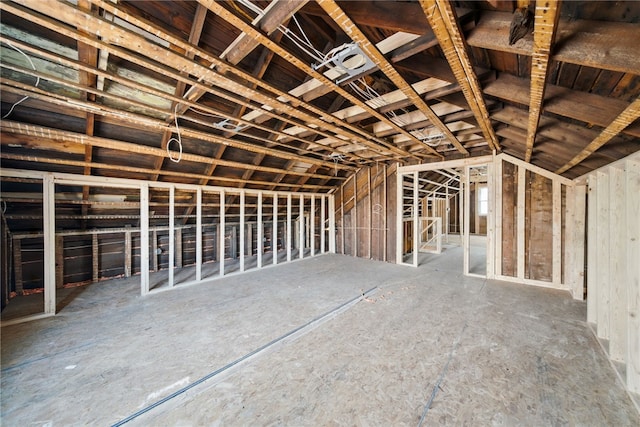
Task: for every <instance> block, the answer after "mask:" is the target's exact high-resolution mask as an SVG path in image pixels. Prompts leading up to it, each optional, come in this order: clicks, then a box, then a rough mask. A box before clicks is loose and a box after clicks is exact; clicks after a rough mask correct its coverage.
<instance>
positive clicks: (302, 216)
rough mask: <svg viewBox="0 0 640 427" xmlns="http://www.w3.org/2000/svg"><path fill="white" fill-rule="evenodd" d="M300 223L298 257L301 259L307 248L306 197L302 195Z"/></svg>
mask: <svg viewBox="0 0 640 427" xmlns="http://www.w3.org/2000/svg"><path fill="white" fill-rule="evenodd" d="M298 222H299V223H300V230H299V232H300V237H299V239H300V244H299V245H298V251H299V252H298V256H299V257H300V259H302V258H304V247H305V241H304V196H303V195H302V194H301V195H300V219H299V221H298Z"/></svg>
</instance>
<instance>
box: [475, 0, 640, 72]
mask: <svg viewBox="0 0 640 427" xmlns="http://www.w3.org/2000/svg"><path fill="white" fill-rule="evenodd" d="M549 3H554V2H553V1H550V2H549ZM536 4H537V5H542V4H544V3H542V2H539V1H538V2H536ZM511 19H512V14H511V13H508V12H488V11H485V12H483V13H482V15H481V16H480V19H479V21H478V23H477V24H476V26H475V28H474V29H473V30H471V31H470V33H469V35H468V37H467V43H468V44H469V45H470V46H473V47H480V48H484V49H491V50H497V51H502V52H510V53H516V54H519V55H528V56H531V54H532V53H533V42H532V40H531V39H530V38H526V37H525V38H524V39H521V40H520V41H518V42H517V43H516V44H514V45H512V46H509V25H510V24H511ZM556 34H557V35H556V49H555V50H554V52H553V54H552V55H551V59H553V60H554V61H558V62H568V63H571V64H578V65H586V66H588V67H594V68H603V69H605V70H612V71H619V72H622V73H631V74H636V75H638V74H640V55H637V51H638V40H640V26H638V24H631V23H624V22H606V21H585V20H566V19H560V21H559V22H558V25H557V30H556ZM614 41H615V42H614Z"/></svg>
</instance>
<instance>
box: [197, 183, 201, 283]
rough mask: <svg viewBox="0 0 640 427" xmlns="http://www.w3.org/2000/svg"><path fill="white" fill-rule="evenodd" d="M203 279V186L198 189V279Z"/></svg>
mask: <svg viewBox="0 0 640 427" xmlns="http://www.w3.org/2000/svg"><path fill="white" fill-rule="evenodd" d="M201 280H202V188H200V187H198V189H197V190H196V281H198V282H199V281H201Z"/></svg>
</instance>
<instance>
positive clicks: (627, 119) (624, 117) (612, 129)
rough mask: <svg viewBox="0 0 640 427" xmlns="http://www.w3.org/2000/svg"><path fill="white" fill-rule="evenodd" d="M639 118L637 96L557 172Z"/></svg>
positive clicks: (638, 99) (639, 104)
mask: <svg viewBox="0 0 640 427" xmlns="http://www.w3.org/2000/svg"><path fill="white" fill-rule="evenodd" d="M638 118H640V98H637V99H636V100H635V101H633V102H632V103H631V105H629V106H628V107H627V108H626V109H625V110H624V111H623V112H622V113H621V114H620V115H619V116H618V117H616V119H615V120H614V121H613V122H611V124H610V125H609V126H607V127H606V128H605V129H604V130H603V131H602V133H600V135H598V136H597V137H596V138H595V139H594V140H593V141H591V142H590V143H589V145H587V146H586V147H585V148H584V149H583V150H582V151H581V152H580V153H579V154H578V155H577V156H575V157H574V158H573V159H571V161H569V163H567V164H565V165H564V166H562V167H561V168H560V169H558V170H557V171H556V173H557V174H561V173H563V172H566V171H568V170H569V169H571V168H572V167H574V166H575V165H577V164H578V163H580V162H581V161H583V160H584V159H586V158H587V157H589V156H590V155H591V154H593V152H595V151H596V150H597V149H599V148H600V147H602V146H603V145H604V144H606V143H607V142H609V141H610V140H611V138H613V137H615V136H616V135H617V134H619V133H620V132H622V130H623V129H624V128H626V127H627V126H629V125H630V124H631V123H633V122H634V121H636V120H637V119H638Z"/></svg>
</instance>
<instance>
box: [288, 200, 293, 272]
mask: <svg viewBox="0 0 640 427" xmlns="http://www.w3.org/2000/svg"><path fill="white" fill-rule="evenodd" d="M292 237H293V236H291V193H289V194H287V262H289V261H291V240H292V239H291V238H292Z"/></svg>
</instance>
